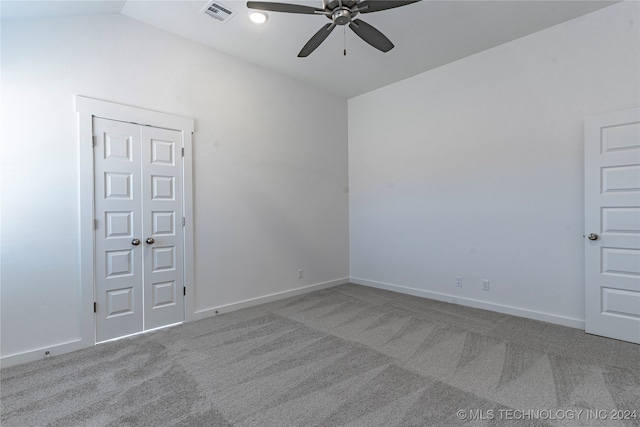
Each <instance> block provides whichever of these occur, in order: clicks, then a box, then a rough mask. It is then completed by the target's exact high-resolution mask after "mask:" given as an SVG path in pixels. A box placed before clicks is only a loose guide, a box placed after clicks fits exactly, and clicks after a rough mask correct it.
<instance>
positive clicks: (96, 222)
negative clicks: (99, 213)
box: [93, 219, 98, 230]
mask: <svg viewBox="0 0 640 427" xmlns="http://www.w3.org/2000/svg"><path fill="white" fill-rule="evenodd" d="M93 229H94V230H97V229H98V219H94V220H93Z"/></svg>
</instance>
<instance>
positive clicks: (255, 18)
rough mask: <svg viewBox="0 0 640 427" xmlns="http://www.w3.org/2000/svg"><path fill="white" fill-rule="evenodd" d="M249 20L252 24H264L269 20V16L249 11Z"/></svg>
mask: <svg viewBox="0 0 640 427" xmlns="http://www.w3.org/2000/svg"><path fill="white" fill-rule="evenodd" d="M249 19H251V22H253V23H254V24H264V23H265V22H267V19H269V15H267V14H266V13H265V12H255V11H251V12H249Z"/></svg>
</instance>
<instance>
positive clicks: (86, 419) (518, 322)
mask: <svg viewBox="0 0 640 427" xmlns="http://www.w3.org/2000/svg"><path fill="white" fill-rule="evenodd" d="M0 385H1V404H2V407H1V415H0V424H1V425H2V426H3V427H9V426H44V425H50V426H64V427H68V426H134V425H135V426H173V425H180V426H277V427H285V426H367V427H369V426H457V425H505V426H513V425H523V426H524V425H526V426H536V425H567V426H569V425H570V426H579V425H580V426H581V425H614V426H620V427H622V426H628V425H631V426H639V425H640V346H638V345H634V344H629V343H624V342H621V341H616V340H610V339H606V338H600V337H595V336H590V335H586V334H585V333H584V332H582V331H579V330H576V329H570V328H565V327H561V326H556V325H551V324H548V323H542V322H536V321H532V320H526V319H522V318H517V317H512V316H507V315H503V314H499V313H494V312H488V311H483V310H477V309H472V308H467V307H462V306H457V305H451V304H446V303H441V302H437V301H433V300H427V299H422V298H418V297H413V296H407V295H403V294H397V293H392V292H387V291H382V290H378V289H372V288H366V287H362V286H357V285H343V286H339V287H335V288H331V289H327V290H322V291H317V292H313V293H309V294H306V295H302V296H298V297H293V298H289V299H286V300H281V301H277V302H274V303H270V304H265V305H262V306H258V307H253V308H249V309H245V310H241V311H236V312H233V313H229V314H224V315H219V316H217V317H214V318H209V319H205V320H202V321H198V322H193V323H189V324H185V325H182V326H178V327H174V328H170V329H167V330H163V331H159V332H154V333H150V334H146V335H141V336H138V337H134V338H129V339H124V340H120V341H117V342H113V343H108V344H103V345H99V346H96V347H93V348H90V349H85V350H81V351H77V352H74V353H69V354H65V355H61V356H56V357H52V358H50V359H46V360H42V361H38V362H34V363H29V364H25V365H21V366H15V367H11V368H5V369H2V371H1V383H0ZM614 410H615V411H620V412H611V411H614ZM634 410H635V411H637V413H636V414H637V417H638V419H635V420H634V419H628V420H620V421H617V420H613V419H612V418H615V417H617V416H622V418H625V416H626V415H628V416H629V417H633V412H624V411H634ZM460 411H462V412H460ZM580 411H582V412H580ZM463 418H464V419H463Z"/></svg>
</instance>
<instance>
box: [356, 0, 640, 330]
mask: <svg viewBox="0 0 640 427" xmlns="http://www.w3.org/2000/svg"><path fill="white" fill-rule="evenodd" d="M639 7H640V3H638V2H627V3H622V4H617V5H614V6H611V7H607V8H605V9H602V10H601V11H598V12H595V13H592V14H589V15H586V16H584V17H581V18H578V19H575V20H572V21H569V22H566V23H563V24H561V25H558V26H556V27H553V28H550V29H547V30H544V31H541V32H538V33H535V34H532V35H530V36H527V37H524V38H522V39H518V40H515V41H513V42H510V43H507V44H504V45H501V46H498V47H496V48H493V49H490V50H487V51H484V52H481V53H479V54H476V55H473V56H470V57H468V58H465V59H462V60H460V61H457V62H455V63H451V64H449V65H446V66H443V67H441V68H438V69H435V70H432V71H429V72H426V73H423V74H420V75H418V76H415V77H413V78H410V79H407V80H405V81H402V82H399V83H396V84H393V85H391V86H388V87H385V88H382V89H380V90H377V91H374V92H371V93H368V94H365V95H362V96H359V97H356V98H353V99H350V100H349V186H350V262H351V267H350V273H351V277H352V279H353V280H354V281H356V282H358V283H363V284H369V285H373V286H379V287H386V288H389V289H395V290H401V291H405V292H410V293H414V294H418V295H424V296H430V297H433V298H438V299H442V300H446V301H453V302H456V301H457V302H459V303H462V304H467V305H472V306H478V307H484V308H490V309H494V310H497V311H502V312H509V313H514V314H519V315H522V316H526V317H531V318H536V319H541V320H547V321H552V322H556V323H560V324H565V325H569V326H575V327H581V326H582V325H583V319H584V290H583V286H584V260H583V238H582V235H583V232H584V231H585V230H583V225H584V219H583V218H584V212H583V209H584V202H583V190H584V189H583V182H584V181H583V167H584V165H583V123H584V121H583V120H584V117H585V116H589V115H595V114H600V113H605V112H609V111H615V110H621V109H626V108H631V107H634V106H638V105H640V85H639V80H640V78H639V76H640V56H639V55H640V54H639V52H640V43H639V40H640V33H639V29H638V25H639V23H640V13H639ZM456 276H462V278H463V287H462V288H457V287H456V286H455V277H456ZM482 279H489V280H490V281H491V284H490V287H491V288H490V291H489V292H487V291H482V290H481V281H482Z"/></svg>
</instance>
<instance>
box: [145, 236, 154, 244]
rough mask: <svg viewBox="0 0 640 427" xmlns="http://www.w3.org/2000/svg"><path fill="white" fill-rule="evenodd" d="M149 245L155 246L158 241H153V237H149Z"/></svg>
mask: <svg viewBox="0 0 640 427" xmlns="http://www.w3.org/2000/svg"><path fill="white" fill-rule="evenodd" d="M146 242H147V245H153V244H154V243H155V242H156V241H155V240H154V239H153V237H147V240H146Z"/></svg>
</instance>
